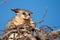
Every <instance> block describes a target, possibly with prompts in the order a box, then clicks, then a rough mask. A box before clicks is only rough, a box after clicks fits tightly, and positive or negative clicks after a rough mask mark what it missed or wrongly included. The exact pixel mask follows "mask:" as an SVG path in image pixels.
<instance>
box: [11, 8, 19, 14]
mask: <svg viewBox="0 0 60 40" xmlns="http://www.w3.org/2000/svg"><path fill="white" fill-rule="evenodd" d="M11 10H12V11H14V12H15V13H18V11H19V10H20V9H18V8H12V9H11Z"/></svg>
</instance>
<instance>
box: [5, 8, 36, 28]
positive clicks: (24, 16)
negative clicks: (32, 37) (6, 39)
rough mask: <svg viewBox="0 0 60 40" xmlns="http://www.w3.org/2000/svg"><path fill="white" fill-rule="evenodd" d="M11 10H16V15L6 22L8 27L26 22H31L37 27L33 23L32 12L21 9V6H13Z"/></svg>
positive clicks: (27, 23) (14, 26)
mask: <svg viewBox="0 0 60 40" xmlns="http://www.w3.org/2000/svg"><path fill="white" fill-rule="evenodd" d="M11 10H12V11H14V12H15V13H16V15H15V17H14V18H13V19H11V20H10V21H9V22H8V23H7V24H6V29H10V28H16V27H17V26H18V25H20V24H26V25H29V24H31V26H33V27H35V25H34V24H32V23H34V22H33V21H32V18H31V17H30V14H32V12H30V11H28V10H24V9H19V8H12V9H11Z"/></svg>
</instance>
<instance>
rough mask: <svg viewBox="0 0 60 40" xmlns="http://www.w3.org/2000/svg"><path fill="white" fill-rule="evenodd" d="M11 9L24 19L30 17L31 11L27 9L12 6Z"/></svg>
mask: <svg viewBox="0 0 60 40" xmlns="http://www.w3.org/2000/svg"><path fill="white" fill-rule="evenodd" d="M11 10H12V11H14V12H15V13H16V15H19V16H20V17H22V18H23V19H25V20H27V19H30V14H31V12H30V11H28V10H24V9H18V8H12V9H11Z"/></svg>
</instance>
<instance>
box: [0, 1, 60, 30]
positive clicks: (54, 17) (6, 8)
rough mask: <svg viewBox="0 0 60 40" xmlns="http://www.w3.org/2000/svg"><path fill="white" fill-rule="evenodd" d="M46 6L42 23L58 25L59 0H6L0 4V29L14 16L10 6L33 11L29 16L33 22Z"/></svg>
mask: <svg viewBox="0 0 60 40" xmlns="http://www.w3.org/2000/svg"><path fill="white" fill-rule="evenodd" d="M0 1H2V0H0ZM46 7H48V12H47V15H46V17H45V22H43V23H42V24H48V25H49V26H60V0H8V1H7V3H5V4H0V30H1V29H5V25H6V23H7V22H8V21H9V20H10V19H12V18H13V17H14V16H15V13H14V12H12V11H11V10H10V9H11V8H22V9H26V10H29V11H31V12H33V14H32V15H31V17H32V19H33V21H34V22H38V21H40V20H41V17H42V16H43V14H44V13H45V10H46Z"/></svg>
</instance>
